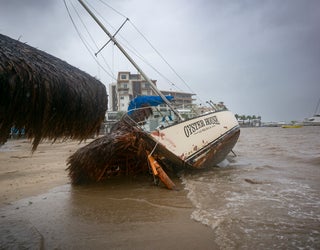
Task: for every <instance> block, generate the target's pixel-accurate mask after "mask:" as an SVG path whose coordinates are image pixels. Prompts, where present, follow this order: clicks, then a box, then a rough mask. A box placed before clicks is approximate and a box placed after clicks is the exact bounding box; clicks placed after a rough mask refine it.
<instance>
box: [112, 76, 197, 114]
mask: <svg viewBox="0 0 320 250" xmlns="http://www.w3.org/2000/svg"><path fill="white" fill-rule="evenodd" d="M151 81H152V82H153V83H154V84H155V85H156V84H157V80H151ZM161 92H162V94H164V95H171V96H174V100H175V106H176V107H177V108H178V109H187V108H192V105H193V101H194V100H195V99H193V96H194V94H191V93H184V92H175V91H165V90H161ZM140 95H157V94H156V93H155V92H154V90H153V89H152V88H151V86H150V84H149V83H148V82H147V81H146V80H145V79H144V78H143V77H142V76H141V75H140V74H131V73H130V72H128V71H121V72H119V73H118V78H117V82H115V83H111V84H109V111H126V110H127V108H128V105H129V102H130V101H131V100H132V99H133V98H135V97H137V96H140Z"/></svg>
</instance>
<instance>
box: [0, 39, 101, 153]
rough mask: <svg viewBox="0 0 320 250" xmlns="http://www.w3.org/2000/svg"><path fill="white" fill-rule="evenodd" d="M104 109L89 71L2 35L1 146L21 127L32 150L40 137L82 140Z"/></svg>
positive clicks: (98, 85)
mask: <svg viewBox="0 0 320 250" xmlns="http://www.w3.org/2000/svg"><path fill="white" fill-rule="evenodd" d="M106 109H107V93H106V89H105V86H104V85H103V84H102V83H101V82H100V81H98V80H97V79H95V78H94V77H92V76H90V75H88V74H87V73H85V72H83V71H81V70H79V69H77V68H75V67H73V66H71V65H69V64H68V63H66V62H64V61H62V60H60V59H58V58H56V57H54V56H51V55H49V54H47V53H45V52H43V51H40V50H38V49H35V48H33V47H31V46H29V45H26V44H24V43H21V42H19V41H17V40H13V39H11V38H9V37H7V36H4V35H1V34H0V144H3V143H5V142H6V140H7V138H8V137H9V133H10V128H11V127H12V126H15V127H16V128H24V129H25V131H26V135H27V137H28V138H31V139H33V150H35V149H36V148H37V145H38V144H39V142H40V141H41V140H42V139H44V138H47V139H50V140H55V139H57V138H59V137H62V138H72V139H78V140H83V139H86V138H88V137H90V136H92V135H93V134H95V133H97V132H98V130H99V128H100V125H101V122H102V121H103V119H104V116H105V111H106Z"/></svg>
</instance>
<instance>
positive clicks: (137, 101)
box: [128, 95, 173, 115]
mask: <svg viewBox="0 0 320 250" xmlns="http://www.w3.org/2000/svg"><path fill="white" fill-rule="evenodd" d="M166 98H167V99H168V100H169V101H172V99H173V96H170V95H167V96H166ZM163 103H164V101H163V100H162V99H161V97H160V96H152V95H144V96H138V97H136V98H134V99H132V100H131V101H130V103H129V106H128V111H129V112H128V114H129V115H130V114H131V113H132V111H133V110H134V109H137V108H140V107H141V105H143V104H149V105H150V106H158V105H160V104H163Z"/></svg>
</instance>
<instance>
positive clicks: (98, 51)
mask: <svg viewBox="0 0 320 250" xmlns="http://www.w3.org/2000/svg"><path fill="white" fill-rule="evenodd" d="M128 20H129V19H128V18H127V19H126V20H125V21H124V22H123V24H122V25H121V26H120V27H119V29H118V30H117V31H116V33H114V35H113V37H115V36H116V35H117V34H118V32H119V31H120V30H121V28H122V27H123V25H125V23H126V22H127V21H128ZM109 42H111V39H109V41H108V42H106V43H105V44H104V45H103V46H102V48H101V49H99V50H98V52H96V53H94V55H95V56H97V55H98V54H99V53H100V51H101V50H103V49H104V47H106V46H107V45H108V43H109Z"/></svg>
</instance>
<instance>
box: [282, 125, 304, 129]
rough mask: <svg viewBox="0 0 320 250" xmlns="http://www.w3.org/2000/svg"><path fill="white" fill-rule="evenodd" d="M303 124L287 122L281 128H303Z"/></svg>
mask: <svg viewBox="0 0 320 250" xmlns="http://www.w3.org/2000/svg"><path fill="white" fill-rule="evenodd" d="M302 127H303V126H302V125H300V124H286V125H282V126H281V128H302Z"/></svg>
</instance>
